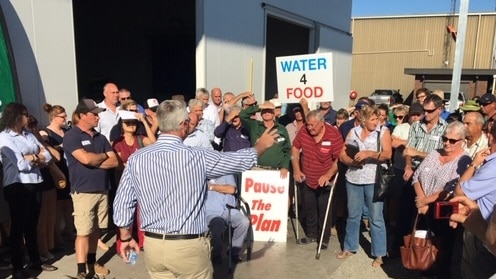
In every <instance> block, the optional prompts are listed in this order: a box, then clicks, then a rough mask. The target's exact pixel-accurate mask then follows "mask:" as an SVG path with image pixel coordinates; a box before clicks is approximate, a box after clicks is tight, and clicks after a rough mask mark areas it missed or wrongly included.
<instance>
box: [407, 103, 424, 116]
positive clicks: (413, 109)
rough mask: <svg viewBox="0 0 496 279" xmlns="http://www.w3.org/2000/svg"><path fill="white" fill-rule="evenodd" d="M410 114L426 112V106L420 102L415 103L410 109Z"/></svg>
mask: <svg viewBox="0 0 496 279" xmlns="http://www.w3.org/2000/svg"><path fill="white" fill-rule="evenodd" d="M408 114H410V115H413V114H424V108H423V107H422V105H421V104H420V103H413V104H412V105H411V106H410V109H409V110H408Z"/></svg>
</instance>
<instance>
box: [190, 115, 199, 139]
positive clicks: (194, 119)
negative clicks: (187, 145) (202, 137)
mask: <svg viewBox="0 0 496 279" xmlns="http://www.w3.org/2000/svg"><path fill="white" fill-rule="evenodd" d="M188 116H189V125H188V134H191V133H193V132H194V131H195V129H196V126H198V115H197V114H196V113H194V112H190V113H189V114H188Z"/></svg>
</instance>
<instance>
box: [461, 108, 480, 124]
mask: <svg viewBox="0 0 496 279" xmlns="http://www.w3.org/2000/svg"><path fill="white" fill-rule="evenodd" d="M469 114H470V115H474V117H475V123H476V124H477V125H479V126H484V116H482V114H481V113H480V112H478V111H469V112H467V113H465V116H464V117H463V120H465V117H467V115H469Z"/></svg>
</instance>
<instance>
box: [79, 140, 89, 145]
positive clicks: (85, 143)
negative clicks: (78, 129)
mask: <svg viewBox="0 0 496 279" xmlns="http://www.w3.org/2000/svg"><path fill="white" fill-rule="evenodd" d="M81 144H82V145H83V146H85V145H90V144H91V142H90V141H89V140H83V141H82V142H81Z"/></svg>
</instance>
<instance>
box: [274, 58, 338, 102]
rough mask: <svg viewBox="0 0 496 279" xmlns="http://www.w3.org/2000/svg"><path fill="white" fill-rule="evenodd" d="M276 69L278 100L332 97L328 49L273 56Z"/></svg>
mask: <svg viewBox="0 0 496 279" xmlns="http://www.w3.org/2000/svg"><path fill="white" fill-rule="evenodd" d="M276 70H277V91H278V98H279V101H281V103H298V102H300V100H301V98H305V99H306V100H307V101H309V102H329V101H334V92H333V84H334V82H333V76H332V53H315V54H306V55H293V56H281V57H276Z"/></svg>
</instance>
